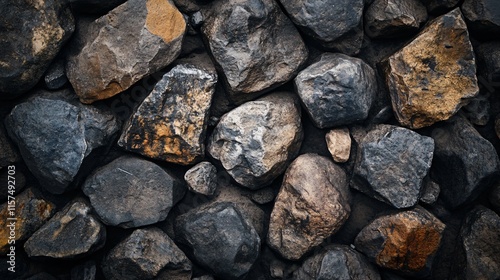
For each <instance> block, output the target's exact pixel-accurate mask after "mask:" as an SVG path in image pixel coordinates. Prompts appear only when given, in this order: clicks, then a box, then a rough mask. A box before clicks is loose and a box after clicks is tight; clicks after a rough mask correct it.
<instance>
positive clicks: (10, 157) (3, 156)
mask: <svg viewBox="0 0 500 280" xmlns="http://www.w3.org/2000/svg"><path fill="white" fill-rule="evenodd" d="M20 160H21V156H20V155H19V152H18V151H17V150H16V148H15V146H14V145H13V144H12V142H11V141H10V139H9V137H8V136H7V131H6V130H5V126H4V123H3V122H0V169H1V168H2V167H7V166H8V165H10V164H12V163H14V162H18V161H20Z"/></svg>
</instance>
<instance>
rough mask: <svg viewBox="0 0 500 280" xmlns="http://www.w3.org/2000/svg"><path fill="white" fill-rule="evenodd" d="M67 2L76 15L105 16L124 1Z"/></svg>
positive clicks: (84, 0) (91, 0)
mask: <svg viewBox="0 0 500 280" xmlns="http://www.w3.org/2000/svg"><path fill="white" fill-rule="evenodd" d="M68 2H69V4H70V5H71V8H73V11H75V12H77V13H88V14H105V13H106V12H108V11H109V10H111V9H113V8H115V7H116V6H118V5H120V4H122V3H123V2H125V0H107V1H102V0H68Z"/></svg>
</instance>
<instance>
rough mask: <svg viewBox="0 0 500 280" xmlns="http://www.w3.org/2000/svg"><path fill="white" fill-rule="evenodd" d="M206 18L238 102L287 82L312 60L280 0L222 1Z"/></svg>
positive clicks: (208, 33)
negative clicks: (304, 64) (284, 11)
mask: <svg viewBox="0 0 500 280" xmlns="http://www.w3.org/2000/svg"><path fill="white" fill-rule="evenodd" d="M203 17H204V18H205V23H204V24H203V26H202V29H201V31H202V33H203V35H204V36H205V38H206V41H207V46H208V47H209V49H210V52H211V54H212V55H213V57H214V59H215V61H216V63H217V66H218V67H219V69H220V70H221V72H222V73H223V74H224V75H223V78H224V79H223V80H224V82H225V84H226V86H227V88H228V91H229V94H230V96H231V99H233V101H235V102H238V103H242V102H244V101H248V100H251V99H253V98H255V97H257V96H258V95H260V94H262V93H263V92H265V91H269V90H271V89H273V88H275V87H277V86H279V85H281V84H284V83H285V82H287V81H288V80H290V79H291V78H292V77H293V76H294V75H295V74H296V72H297V71H298V69H299V67H300V66H301V65H302V64H303V63H304V62H305V60H306V59H307V48H306V46H305V45H304V43H303V41H302V38H301V37H300V34H299V33H298V31H297V29H296V28H295V26H294V25H293V24H292V22H291V21H290V20H289V19H288V18H287V17H286V16H285V14H283V12H282V11H281V10H280V8H279V6H278V4H277V3H275V1H272V0H251V1H247V0H234V1H230V2H228V1H223V0H217V1H213V2H212V4H211V5H210V7H209V8H207V9H206V10H204V11H203Z"/></svg>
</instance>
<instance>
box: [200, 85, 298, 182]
mask: <svg viewBox="0 0 500 280" xmlns="http://www.w3.org/2000/svg"><path fill="white" fill-rule="evenodd" d="M300 115H301V113H300V105H299V102H298V100H297V98H295V97H294V96H293V95H292V94H290V93H274V94H271V95H268V96H266V97H263V98H261V99H258V100H256V101H250V102H247V103H245V104H243V105H241V106H239V107H237V108H236V109H234V110H232V111H230V112H229V113H227V114H225V115H224V116H223V117H222V118H221V120H220V122H219V123H218V125H217V126H216V127H215V129H214V131H213V133H212V135H211V136H210V138H209V144H208V151H209V153H210V155H211V156H212V157H214V158H215V159H216V160H219V161H221V163H222V165H223V167H224V168H225V169H226V170H227V172H228V173H229V174H230V175H231V176H232V177H233V178H234V180H236V182H238V183H239V184H241V185H243V186H245V187H248V188H250V189H258V188H262V187H264V186H266V185H268V184H270V183H271V182H272V181H273V180H274V179H275V178H276V177H277V176H278V175H280V174H282V173H283V172H284V171H285V169H286V166H287V164H288V163H289V162H290V161H291V160H293V158H295V157H296V156H297V154H298V152H299V149H300V144H301V142H302V137H303V132H302V123H301V119H300Z"/></svg>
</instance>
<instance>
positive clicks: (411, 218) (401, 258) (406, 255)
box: [354, 206, 445, 277]
mask: <svg viewBox="0 0 500 280" xmlns="http://www.w3.org/2000/svg"><path fill="white" fill-rule="evenodd" d="M444 228H445V225H444V224H443V223H442V222H441V221H440V220H438V219H437V218H436V217H434V216H433V215H432V214H431V213H429V212H428V211H427V210H425V209H424V208H421V207H420V206H418V207H416V208H414V209H412V210H407V211H403V212H399V213H396V214H391V215H385V216H381V217H379V218H377V219H375V220H374V221H372V222H371V223H370V224H369V225H367V226H366V227H365V228H363V229H362V230H361V232H360V233H359V234H358V236H357V237H356V240H355V243H354V245H355V246H356V249H357V250H359V251H361V252H362V253H364V254H365V255H366V256H367V257H368V258H369V259H370V260H371V261H372V262H374V263H376V264H377V265H379V266H381V267H383V268H389V269H393V270H396V271H398V272H400V273H403V274H405V275H410V276H417V277H418V276H425V275H426V274H428V273H429V272H430V268H431V265H432V261H433V258H434V254H435V253H436V251H437V250H438V248H439V245H440V243H441V237H442V233H443V231H444Z"/></svg>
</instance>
